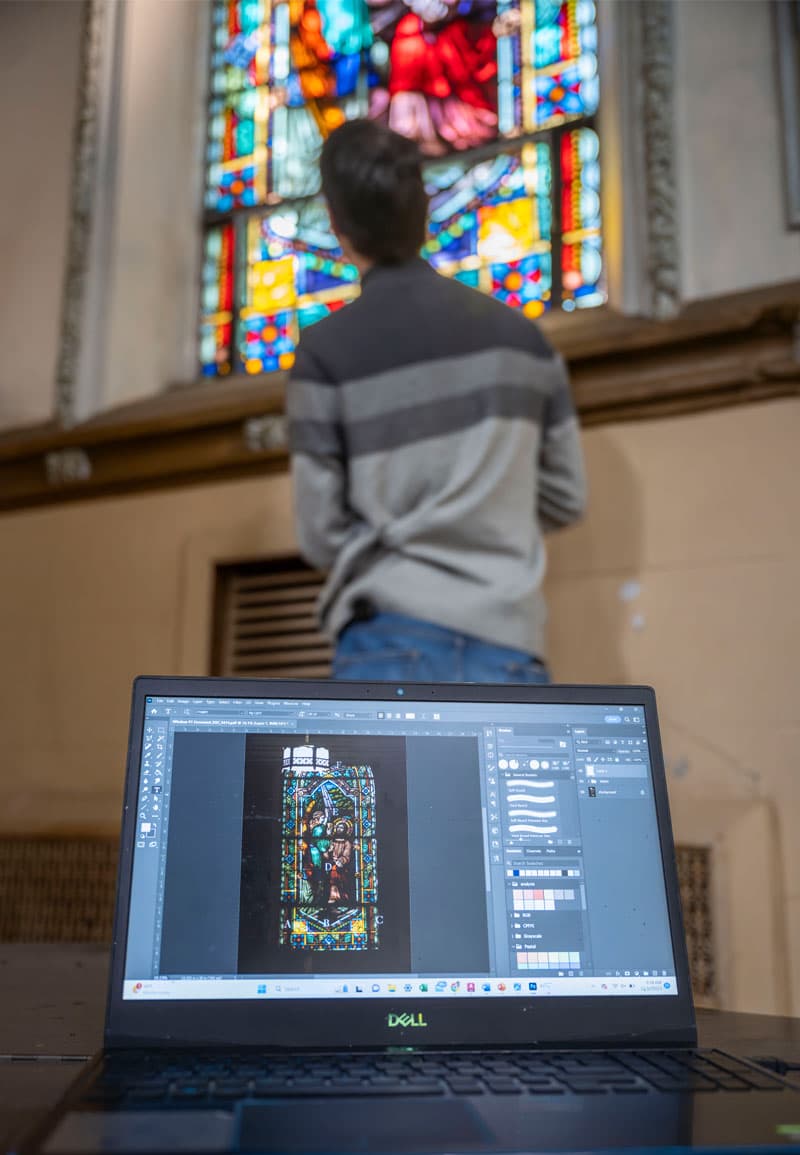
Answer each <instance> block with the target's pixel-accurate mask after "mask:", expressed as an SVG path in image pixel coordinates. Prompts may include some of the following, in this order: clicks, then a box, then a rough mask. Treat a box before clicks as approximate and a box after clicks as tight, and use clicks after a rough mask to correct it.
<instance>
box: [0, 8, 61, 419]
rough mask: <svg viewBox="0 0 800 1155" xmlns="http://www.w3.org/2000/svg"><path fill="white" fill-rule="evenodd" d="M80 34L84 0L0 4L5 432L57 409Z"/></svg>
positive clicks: (0, 315)
mask: <svg viewBox="0 0 800 1155" xmlns="http://www.w3.org/2000/svg"><path fill="white" fill-rule="evenodd" d="M80 32H81V4H80V2H79V0H5V2H3V3H0V108H2V109H3V115H2V116H1V117H0V157H2V170H3V179H2V181H0V266H1V267H2V270H3V275H2V281H1V282H0V349H2V357H0V428H3V427H13V426H16V425H23V424H32V423H33V422H36V421H44V420H47V418H49V417H50V416H52V413H53V408H54V403H55V372H56V357H57V354H58V336H59V325H60V320H61V292H62V287H63V278H64V262H65V259H66V251H67V225H68V215H69V191H70V181H71V164H72V143H73V134H74V130H75V114H76V108H77V99H78V76H79V61H80Z"/></svg>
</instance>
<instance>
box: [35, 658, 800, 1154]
mask: <svg viewBox="0 0 800 1155" xmlns="http://www.w3.org/2000/svg"><path fill="white" fill-rule="evenodd" d="M734 1146H743V1147H751V1148H758V1149H763V1148H765V1147H770V1146H775V1147H776V1148H780V1149H783V1150H786V1149H792V1148H793V1147H794V1149H795V1150H800V1090H798V1089H792V1088H791V1087H790V1085H789V1084H788V1083H786V1081H785V1080H782V1079H781V1078H778V1077H773V1076H772V1075H770V1074H768V1073H766V1072H764V1071H762V1070H760V1069H759V1068H758V1067H756V1066H755V1065H754V1064H752V1063H748V1062H746V1061H743V1060H740V1059H738V1058H736V1057H734V1056H731V1055H729V1054H726V1053H723V1052H720V1051H698V1050H697V1036H696V1030H695V1020H694V1012H693V1005H692V995H691V989H690V982H689V973H688V966H687V952H686V945H685V941H684V935H683V929H682V924H681V912H680V902H679V894H678V882H677V875H676V868H675V857H674V848H673V841H672V833H671V828H670V819H669V809H668V801H667V790H666V782H665V775H664V763H663V758H662V753H661V746H660V741H659V732H658V721H657V717H656V704H655V697H654V694H653V691H652V690H651V689H649V688H646V687H640V686H634V687H630V686H627V687H623V686H599V687H598V686H592V687H585V686H542V687H539V686H536V687H534V686H525V687H522V686H520V687H515V686H481V685H427V684H421V683H417V684H407V685H397V684H393V683H369V684H367V683H346V682H327V681H314V682H312V681H286V682H282V681H274V682H273V681H261V680H259V681H247V680H228V679H215V678H200V679H188V678H178V679H173V678H140V679H138V680H137V681H136V683H135V686H134V692H133V705H132V718H131V729H130V742H129V750H128V766H127V780H126V786H125V799H124V813H123V822H122V840H121V853H120V867H119V886H118V899H117V912H116V923H115V931H114V942H113V949H112V958H111V974H110V989H109V992H108V1009H107V1019H106V1032H105V1046H104V1050H103V1052H102V1053H101V1054H99V1055H98V1056H97V1057H96V1058H95V1059H94V1060H93V1062H92V1063H91V1064H90V1065H89V1067H88V1069H87V1070H85V1071H84V1072H83V1073H82V1074H81V1075H80V1076H79V1078H78V1080H77V1082H76V1084H75V1085H74V1086H73V1088H72V1090H71V1091H70V1092H69V1093H68V1095H67V1096H66V1098H65V1099H64V1100H63V1101H62V1103H61V1104H60V1105H59V1107H58V1108H57V1109H56V1110H55V1112H54V1113H53V1114H52V1115H51V1116H50V1117H49V1118H48V1119H47V1120H46V1121H45V1122H44V1123H43V1124H42V1126H41V1127H40V1128H39V1129H38V1130H37V1131H36V1132H35V1133H34V1134H33V1135H31V1136H29V1137H28V1138H27V1139H26V1140H25V1141H23V1143H22V1144H21V1146H20V1147H19V1148H18V1149H19V1150H20V1151H22V1152H23V1153H25V1155H27V1153H29V1152H30V1153H32V1152H42V1153H44V1155H76V1153H78V1152H83V1153H93V1152H100V1151H103V1152H131V1153H137V1155H138V1153H153V1152H166V1151H170V1152H172V1151H179V1152H183V1151H191V1152H203V1153H205V1152H234V1151H235V1152H269V1153H280V1155H323V1153H324V1155H337V1153H342V1155H344V1153H353V1152H369V1153H370V1155H373V1153H374V1155H398V1153H426V1155H444V1153H448V1155H460V1153H464V1155H467V1153H469V1155H474V1153H478V1152H539V1151H590V1150H591V1151H594V1150H609V1149H620V1148H640V1149H641V1148H662V1149H664V1148H681V1147H699V1148H704V1149H715V1148H716V1149H726V1148H727V1149H729V1148H731V1147H734Z"/></svg>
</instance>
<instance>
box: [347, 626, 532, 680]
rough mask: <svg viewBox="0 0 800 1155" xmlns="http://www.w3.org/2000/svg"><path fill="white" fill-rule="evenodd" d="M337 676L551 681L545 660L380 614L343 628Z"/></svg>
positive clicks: (446, 630)
mask: <svg viewBox="0 0 800 1155" xmlns="http://www.w3.org/2000/svg"><path fill="white" fill-rule="evenodd" d="M333 677H334V678H337V679H342V678H343V679H350V680H351V681H354V682H373V681H376V682H380V681H387V682H511V683H517V684H520V683H521V684H523V685H542V684H545V683H547V682H549V681H550V676H549V674H548V672H547V667H546V666H545V664H544V662H542V661H540V659H539V658H536V657H534V656H533V655H532V654H525V653H523V652H522V651H521V650H509V649H506V648H505V647H504V646H494V645H492V644H491V642H482V641H480V639H478V638H473V637H470V636H469V635H468V634H458V633H456V632H455V631H454V630H448V629H444V628H443V627H442V626H434V625H432V624H431V623H429V622H421V621H417V620H416V619H415V618H407V617H404V616H403V615H402V614H382V613H381V614H376V615H375V617H373V618H369V619H368V620H367V621H356V622H353V623H351V625H349V626H347V627H346V628H345V629H344V630H342V632H341V634H340V635H339V640H338V642H337V645H336V653H335V656H334V659H333Z"/></svg>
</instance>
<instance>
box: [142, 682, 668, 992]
mask: <svg viewBox="0 0 800 1155" xmlns="http://www.w3.org/2000/svg"><path fill="white" fill-rule="evenodd" d="M136 835H137V836H136V844H135V852H134V873H133V883H132V893H131V904H130V930H129V938H128V943H129V945H128V955H127V965H126V983H125V990H124V995H125V997H136V996H139V997H147V996H148V994H150V995H152V996H154V997H157V996H159V995H164V996H169V995H171V997H188V996H187V995H186V994H184V995H181V993H180V990H179V984H180V983H183V984H184V987H185V988H186V989H187V990H188V986H187V984H193V986H192V990H193V991H194V995H193V997H220V995H219V991H220V990H221V989H223V988H222V987H221V986H220V983H221V982H223V981H224V980H230V979H239V980H244V979H248V980H250V985H249V986H248V992H249V991H250V989H251V987H252V990H253V993H255V994H256V995H265V994H272V995H277V996H284V997H304V996H307V997H327V996H330V995H337V994H338V995H350V994H372V995H381V996H383V997H386V996H387V995H390V996H394V995H395V994H397V995H401V994H414V996H415V997H419V995H420V994H422V995H425V994H428V995H436V996H438V997H442V996H443V995H450V994H457V995H469V994H483V995H489V994H491V995H498V994H499V995H513V994H518V995H519V994H524V995H526V996H530V995H531V994H537V995H538V994H568V993H574V994H586V993H592V994H595V993H608V994H611V993H616V994H643V993H644V994H675V993H677V991H676V983H675V977H674V963H673V959H672V950H671V941H670V933H669V925H668V918H667V909H666V899H665V893H664V881H663V870H662V866H661V855H660V847H659V840H658V830H657V823H656V815H655V803H654V798H653V790H652V782H651V774H650V761H649V751H648V742H647V734H646V728H645V717H644V709H643V708H642V707H641V706H614V705H608V706H597V705H550V704H511V705H509V704H504V703H474V702H460V703H458V702H454V703H446V702H426V703H420V702H412V701H406V700H405V699H403V698H397V699H396V700H392V701H385V702H368V701H366V702H365V701H339V700H329V701H320V700H297V699H294V700H287V699H238V698H224V699H223V698H209V699H201V698H178V697H176V698H171V697H152V698H148V699H147V702H146V712H145V724H144V732H143V742H142V756H141V773H140V782H139V801H138V812H137V827H136ZM202 862H205V863H206V864H208V863H209V862H211V864H212V868H211V869H210V870H208V868H206V870H205V871H204V869H203V866H202V864H201V863H202ZM437 895H438V902H437ZM348 978H351V979H352V980H353V981H351V982H348V981H347V979H348ZM314 980H318V981H316V982H315V981H314ZM253 984H255V986H254V987H253ZM235 989H236V994H234V988H233V987H232V986H231V984H230V983H228V985H226V986H225V987H224V991H225V995H226V996H227V997H250V994H249V993H248V994H244V993H243V988H242V987H241V986H239V985H237V986H236V988H235Z"/></svg>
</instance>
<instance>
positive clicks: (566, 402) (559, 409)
mask: <svg viewBox="0 0 800 1155" xmlns="http://www.w3.org/2000/svg"><path fill="white" fill-rule="evenodd" d="M574 416H575V402H574V401H573V399H572V390H571V389H570V387H569V385H568V384H567V381H566V377H564V378H563V379H562V383H561V384H560V385H558V386H557V388H556V389H555V391H554V393H553V394H552V395H551V397H550V400H549V402H548V404H547V410H546V416H545V424H546V426H547V428H549V429H552V428H553V426H555V425H563V423H564V422H565V421H569V419H570V418H571V417H574Z"/></svg>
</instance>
